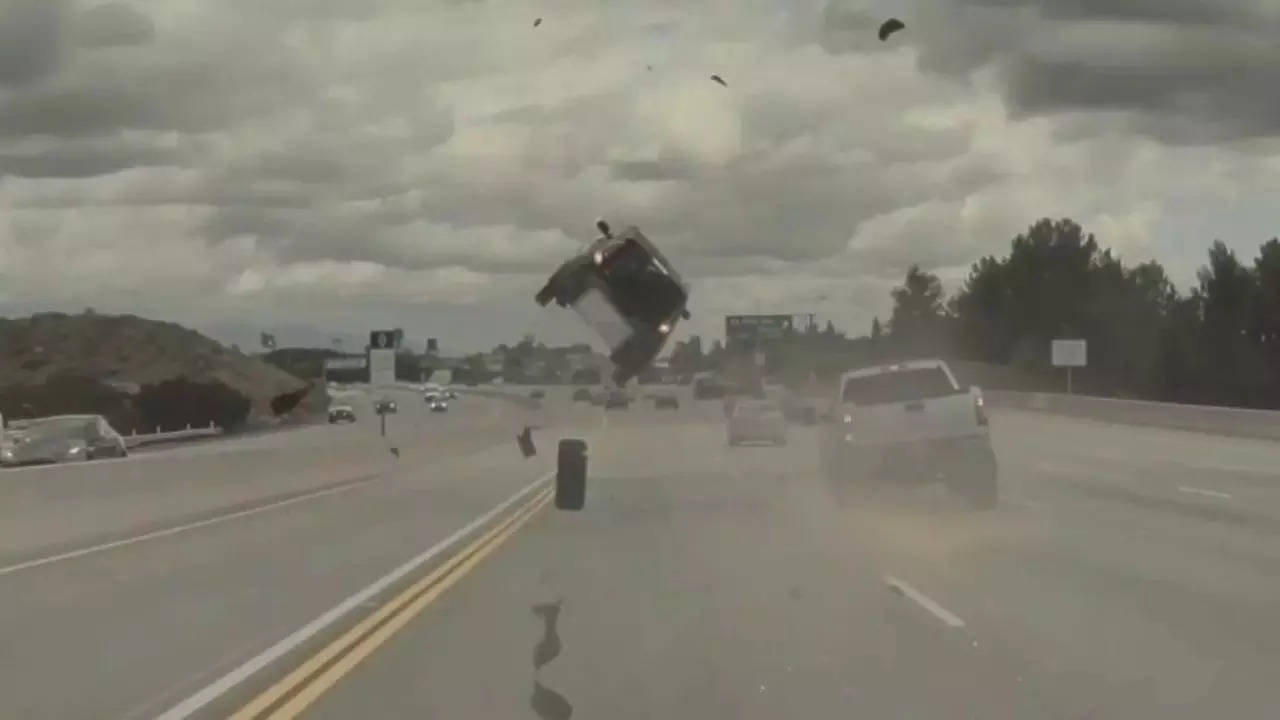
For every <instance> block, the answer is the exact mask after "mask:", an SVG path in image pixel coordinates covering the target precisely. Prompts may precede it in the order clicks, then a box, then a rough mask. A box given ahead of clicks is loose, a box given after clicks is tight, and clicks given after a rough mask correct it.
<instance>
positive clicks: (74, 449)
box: [67, 445, 84, 455]
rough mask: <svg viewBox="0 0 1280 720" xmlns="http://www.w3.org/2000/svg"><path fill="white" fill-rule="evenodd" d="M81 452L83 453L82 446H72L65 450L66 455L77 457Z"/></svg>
mask: <svg viewBox="0 0 1280 720" xmlns="http://www.w3.org/2000/svg"><path fill="white" fill-rule="evenodd" d="M83 452H84V446H83V445H72V446H71V447H69V448H67V454H68V455H79V454H81V453H83Z"/></svg>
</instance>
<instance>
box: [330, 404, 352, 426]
mask: <svg viewBox="0 0 1280 720" xmlns="http://www.w3.org/2000/svg"><path fill="white" fill-rule="evenodd" d="M355 421H356V411H355V410H354V409H352V408H351V407H350V406H349V405H334V406H333V407H331V408H329V424H331V425H332V424H336V423H342V422H348V423H353V422H355Z"/></svg>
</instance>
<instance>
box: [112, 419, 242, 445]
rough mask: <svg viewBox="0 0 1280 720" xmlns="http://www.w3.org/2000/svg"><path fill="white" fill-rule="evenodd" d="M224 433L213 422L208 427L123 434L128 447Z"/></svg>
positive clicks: (194, 438)
mask: <svg viewBox="0 0 1280 720" xmlns="http://www.w3.org/2000/svg"><path fill="white" fill-rule="evenodd" d="M222 433H223V430H222V428H220V427H215V426H214V425H213V424H212V423H211V424H210V425H209V427H207V428H193V427H188V428H187V429H185V430H169V431H163V432H162V431H159V430H157V431H156V432H153V433H143V434H139V433H130V434H128V435H122V437H123V438H124V444H125V446H126V447H131V448H133V447H138V446H140V445H155V444H157V443H165V442H177V441H179V440H196V439H199V438H206V437H216V436H218V435H221V434H222Z"/></svg>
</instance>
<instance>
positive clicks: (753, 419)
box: [728, 399, 787, 446]
mask: <svg viewBox="0 0 1280 720" xmlns="http://www.w3.org/2000/svg"><path fill="white" fill-rule="evenodd" d="M728 432H729V445H731V446H736V445H742V444H743V443H749V442H767V443H771V444H773V445H786V444H787V419H786V417H785V416H784V415H783V414H782V410H781V409H780V408H779V407H778V406H777V405H775V404H774V403H772V402H769V401H767V400H746V399H740V400H739V401H738V402H736V403H734V405H733V410H732V412H731V413H730V415H729V423H728Z"/></svg>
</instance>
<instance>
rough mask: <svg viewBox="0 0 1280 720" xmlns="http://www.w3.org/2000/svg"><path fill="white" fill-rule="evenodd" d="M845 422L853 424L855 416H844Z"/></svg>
mask: <svg viewBox="0 0 1280 720" xmlns="http://www.w3.org/2000/svg"><path fill="white" fill-rule="evenodd" d="M844 421H845V423H846V424H848V423H851V422H853V416H852V415H845V416H844Z"/></svg>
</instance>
